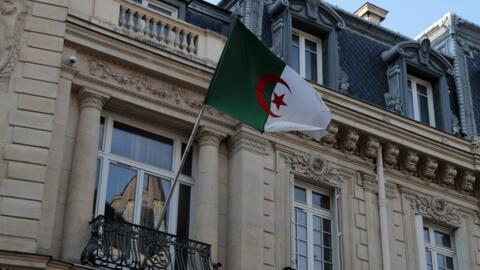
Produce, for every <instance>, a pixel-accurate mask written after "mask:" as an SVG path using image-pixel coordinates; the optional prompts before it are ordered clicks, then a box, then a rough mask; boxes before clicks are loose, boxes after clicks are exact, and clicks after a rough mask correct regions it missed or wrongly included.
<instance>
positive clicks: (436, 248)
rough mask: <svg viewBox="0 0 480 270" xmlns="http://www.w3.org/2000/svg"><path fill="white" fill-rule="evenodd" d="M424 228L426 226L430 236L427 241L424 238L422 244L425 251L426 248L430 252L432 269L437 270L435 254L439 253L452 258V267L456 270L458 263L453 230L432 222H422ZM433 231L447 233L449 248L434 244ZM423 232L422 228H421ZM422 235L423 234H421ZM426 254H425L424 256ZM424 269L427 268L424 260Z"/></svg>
mask: <svg viewBox="0 0 480 270" xmlns="http://www.w3.org/2000/svg"><path fill="white" fill-rule="evenodd" d="M423 227H424V228H428V234H429V238H430V242H427V240H426V239H425V238H424V239H423V241H424V245H425V252H426V250H429V251H430V252H431V254H432V264H433V270H438V265H437V254H441V255H444V256H449V257H452V258H453V267H454V269H455V270H458V263H457V252H456V250H455V249H456V245H455V237H454V231H452V230H449V229H447V228H444V227H441V226H438V225H436V224H432V223H428V222H426V223H424V224H423ZM435 231H438V232H441V233H445V234H448V235H449V236H450V245H451V248H446V247H442V246H440V245H436V244H435ZM422 232H423V230H422ZM422 235H423V234H422ZM426 256H427V255H426V254H425V257H426ZM425 269H427V262H426V260H425Z"/></svg>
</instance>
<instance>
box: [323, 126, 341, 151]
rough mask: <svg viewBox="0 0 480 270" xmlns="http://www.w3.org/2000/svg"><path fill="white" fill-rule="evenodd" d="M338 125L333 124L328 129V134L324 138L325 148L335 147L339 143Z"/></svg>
mask: <svg viewBox="0 0 480 270" xmlns="http://www.w3.org/2000/svg"><path fill="white" fill-rule="evenodd" d="M337 134H338V125H337V124H335V123H333V122H331V123H330V125H328V127H327V134H326V135H325V136H324V137H323V138H322V142H323V144H324V145H325V146H334V145H335V144H336V143H337Z"/></svg>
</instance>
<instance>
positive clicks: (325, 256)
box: [323, 248, 332, 262]
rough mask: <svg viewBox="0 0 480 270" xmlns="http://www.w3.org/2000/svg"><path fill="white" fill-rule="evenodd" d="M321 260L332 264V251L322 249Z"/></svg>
mask: <svg viewBox="0 0 480 270" xmlns="http://www.w3.org/2000/svg"><path fill="white" fill-rule="evenodd" d="M323 259H324V260H325V261H327V262H332V249H331V248H323Z"/></svg>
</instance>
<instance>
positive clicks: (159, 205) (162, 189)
mask: <svg viewBox="0 0 480 270" xmlns="http://www.w3.org/2000/svg"><path fill="white" fill-rule="evenodd" d="M169 192H170V181H168V180H166V179H162V178H160V177H158V176H154V175H150V174H144V179H143V192H142V212H141V214H140V225H142V226H145V227H149V228H157V226H158V222H159V221H160V213H161V212H162V210H163V206H164V205H165V199H166V197H167V196H168V193H169ZM166 217H168V214H167V215H166ZM165 224H168V219H167V218H166V219H165V221H164V222H163V224H162V230H165Z"/></svg>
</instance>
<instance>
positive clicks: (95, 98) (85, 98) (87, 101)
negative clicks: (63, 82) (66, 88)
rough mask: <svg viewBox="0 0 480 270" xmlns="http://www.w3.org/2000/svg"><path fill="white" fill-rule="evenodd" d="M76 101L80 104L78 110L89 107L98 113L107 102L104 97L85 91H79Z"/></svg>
mask: <svg viewBox="0 0 480 270" xmlns="http://www.w3.org/2000/svg"><path fill="white" fill-rule="evenodd" d="M78 99H79V103H80V109H84V108H88V107H90V108H95V109H97V110H99V111H101V110H102V108H103V105H105V103H106V102H107V98H106V97H104V96H100V95H98V94H95V93H93V92H90V91H86V90H82V91H80V93H79V97H78Z"/></svg>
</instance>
